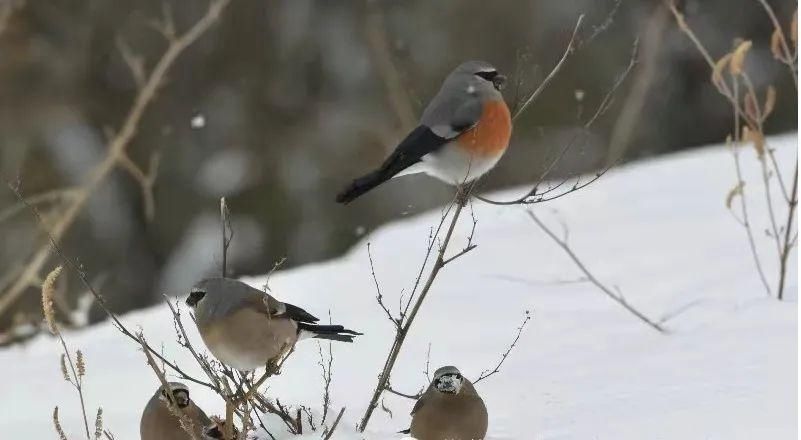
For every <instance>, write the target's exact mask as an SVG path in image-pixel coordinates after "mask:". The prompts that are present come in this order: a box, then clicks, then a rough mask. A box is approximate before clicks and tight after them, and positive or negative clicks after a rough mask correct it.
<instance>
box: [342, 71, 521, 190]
mask: <svg viewBox="0 0 801 440" xmlns="http://www.w3.org/2000/svg"><path fill="white" fill-rule="evenodd" d="M505 84H506V77H505V76H503V75H500V74H499V73H498V71H497V69H495V67H493V66H492V65H491V64H489V63H485V62H483V61H467V62H465V63H462V64H461V65H459V67H457V68H456V69H455V70H454V71H453V72H451V74H450V75H448V77H447V78H445V82H444V83H443V84H442V88H441V89H440V90H439V93H437V95H436V96H434V98H433V99H432V100H431V102H430V103H429V104H428V107H426V109H425V111H424V112H423V116H422V118H420V125H419V126H418V127H417V128H415V129H414V130H412V132H411V133H409V134H408V135H407V136H406V138H405V139H403V141H401V143H400V144H399V145H398V146H397V147H396V148H395V151H394V152H393V153H392V154H391V155H390V156H389V157H388V158H387V159H386V160H385V161H384V163H383V164H381V166H380V167H379V168H378V169H377V170H375V171H373V172H371V173H369V174H367V175H365V176H362V177H360V178H358V179H356V180H354V181H353V182H352V183H351V184H350V185H349V186H348V187H347V188H345V189H344V190H343V191H342V192H340V193H339V194H338V195H337V198H336V200H337V202H339V203H345V204H347V203H350V202H352V201H353V200H355V199H356V198H358V197H360V196H361V195H363V194H365V193H366V192H368V191H370V190H372V189H373V188H375V187H376V186H378V185H380V184H382V183H384V182H386V181H387V180H389V179H391V178H393V177H396V176H402V175H406V174H413V173H421V172H422V173H426V174H429V175H431V176H433V177H436V178H438V179H440V180H442V181H444V182H446V183H448V184H451V185H456V186H459V185H462V184H463V183H467V182H470V181H473V180H475V179H477V178H478V177H481V176H482V175H484V174H485V173H486V172H487V171H489V170H491V169H492V168H493V167H494V166H495V164H496V163H498V160H500V158H501V156H503V153H504V152H505V151H506V148H507V147H508V146H509V138H510V137H511V135H512V117H511V114H510V112H509V107H507V105H506V102H505V101H504V100H503V95H501V90H502V89H503V87H504V85H505Z"/></svg>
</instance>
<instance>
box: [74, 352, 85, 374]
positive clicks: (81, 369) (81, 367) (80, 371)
mask: <svg viewBox="0 0 801 440" xmlns="http://www.w3.org/2000/svg"><path fill="white" fill-rule="evenodd" d="M76 357H77V358H78V359H77V361H76V364H77V366H78V377H84V376H85V375H86V360H85V359H84V357H83V353H82V352H81V350H78V352H77V354H76Z"/></svg>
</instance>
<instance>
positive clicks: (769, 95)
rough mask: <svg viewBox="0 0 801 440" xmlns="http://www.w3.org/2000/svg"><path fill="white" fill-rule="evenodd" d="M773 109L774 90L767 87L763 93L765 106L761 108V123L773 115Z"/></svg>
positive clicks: (774, 104)
mask: <svg viewBox="0 0 801 440" xmlns="http://www.w3.org/2000/svg"><path fill="white" fill-rule="evenodd" d="M774 108H776V88H774V87H773V86H768V90H767V92H765V105H763V106H762V121H763V122H764V121H765V119H768V116H770V114H771V113H773V109H774Z"/></svg>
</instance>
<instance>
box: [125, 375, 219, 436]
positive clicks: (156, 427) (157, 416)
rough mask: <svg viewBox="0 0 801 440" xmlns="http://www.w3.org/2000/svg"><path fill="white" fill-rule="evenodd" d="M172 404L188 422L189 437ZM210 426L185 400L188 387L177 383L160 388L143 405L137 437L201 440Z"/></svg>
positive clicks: (192, 403)
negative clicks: (189, 426)
mask: <svg viewBox="0 0 801 440" xmlns="http://www.w3.org/2000/svg"><path fill="white" fill-rule="evenodd" d="M173 405H175V406H176V407H178V408H180V409H181V412H182V413H183V414H184V415H185V416H186V417H187V418H188V419H189V421H190V422H191V425H192V427H191V429H192V435H190V434H189V433H188V432H186V431H185V430H184V428H183V427H182V426H181V423H180V421H179V420H178V418H177V417H176V414H175V411H173V409H174V407H173ZM210 425H211V420H210V419H209V418H208V416H206V413H205V412H203V410H202V409H200V408H199V407H198V406H197V405H195V403H194V402H193V401H192V399H191V398H190V397H189V388H187V386H186V385H184V384H182V383H180V382H170V383H169V388H167V387H165V386H160V387H159V388H158V389H157V390H156V392H155V393H153V396H152V397H151V398H150V400H149V401H148V402H147V405H146V406H145V409H144V410H143V411H142V418H141V420H140V422H139V435H140V438H141V439H142V440H165V439H171V440H193V439H196V438H197V439H205V438H207V437H204V436H203V433H204V430H205V429H206V428H207V427H208V426H210Z"/></svg>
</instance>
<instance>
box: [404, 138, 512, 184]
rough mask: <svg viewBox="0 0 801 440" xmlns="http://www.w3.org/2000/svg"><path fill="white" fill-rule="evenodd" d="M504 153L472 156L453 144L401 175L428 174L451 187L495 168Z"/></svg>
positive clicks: (429, 155) (428, 156) (428, 155)
mask: <svg viewBox="0 0 801 440" xmlns="http://www.w3.org/2000/svg"><path fill="white" fill-rule="evenodd" d="M502 156H503V153H501V154H498V155H493V156H485V155H480V156H479V155H471V154H468V153H467V152H466V151H465V150H463V149H462V148H459V147H456V146H454V145H452V144H447V145H444V146H443V147H442V148H441V149H439V150H438V151H436V152H433V153H429V154H427V155H425V156H423V160H422V162H418V163H416V164H414V165H412V166H411V167H409V168H407V169H406V170H404V171H403V172H402V173H400V174H398V175H399V176H400V175H406V174H414V173H426V174H428V175H429V176H432V177H436V178H437V179H439V180H442V181H443V182H445V183H448V184H451V185H461V184H462V183H467V182H470V181H473V180H475V179H477V178H479V177H481V176H483V175H484V174H486V173H487V172H488V171H489V170H491V169H492V168H493V167H495V164H497V163H498V161H499V160H500V159H501V157H502Z"/></svg>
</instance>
